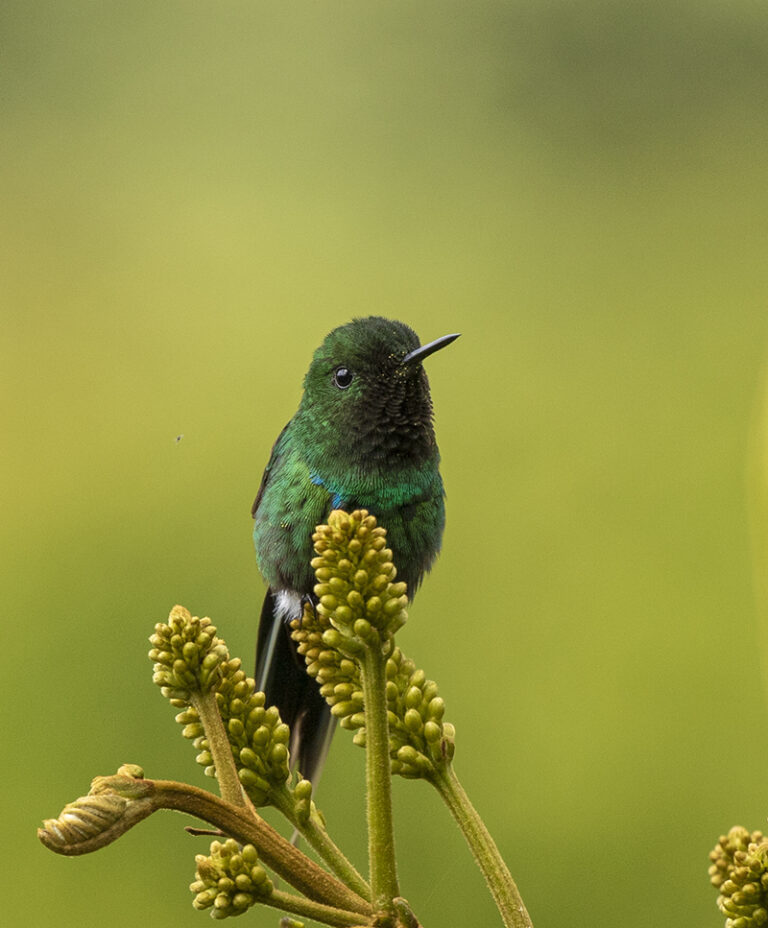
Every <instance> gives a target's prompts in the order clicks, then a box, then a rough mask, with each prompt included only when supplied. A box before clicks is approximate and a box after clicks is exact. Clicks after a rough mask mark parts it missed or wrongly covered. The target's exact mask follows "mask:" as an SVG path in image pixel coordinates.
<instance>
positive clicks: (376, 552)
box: [311, 509, 408, 656]
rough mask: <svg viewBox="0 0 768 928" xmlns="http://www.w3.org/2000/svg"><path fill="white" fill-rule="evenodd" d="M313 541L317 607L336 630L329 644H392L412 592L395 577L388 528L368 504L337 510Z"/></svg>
mask: <svg viewBox="0 0 768 928" xmlns="http://www.w3.org/2000/svg"><path fill="white" fill-rule="evenodd" d="M312 541H313V543H314V546H315V551H316V552H317V555H318V556H317V557H316V558H313V560H312V561H311V564H312V568H313V569H314V571H315V577H316V578H317V585H316V586H315V595H316V596H317V597H318V604H317V611H318V612H319V613H320V615H321V616H324V617H326V618H327V619H328V620H329V621H330V623H331V625H332V626H333V630H335V634H334V631H333V630H329V631H328V633H327V635H326V636H325V638H324V640H325V643H326V644H328V645H329V646H331V647H335V648H337V649H339V650H340V651H341V652H342V653H345V654H346V655H347V656H354V654H356V653H358V652H359V650H360V648H361V647H365V646H366V645H368V644H372V643H373V642H375V641H379V642H381V643H387V642H388V641H389V639H390V638H391V637H392V635H394V634H395V632H396V631H397V630H398V629H399V628H400V627H401V626H402V625H403V624H404V622H405V620H406V618H407V613H406V610H405V607H406V605H407V603H408V597H407V596H406V586H405V584H404V583H395V582H394V579H395V574H396V570H395V565H394V564H393V563H392V551H391V550H390V549H389V548H387V533H386V531H385V529H383V528H381V527H380V526H378V525H377V524H376V518H375V517H374V516H372V515H370V514H369V513H368V512H366V510H365V509H358V510H356V511H355V512H352V513H348V512H344V511H343V510H341V509H336V510H334V511H333V512H332V513H331V514H330V515H329V516H328V523H327V524H326V525H318V527H317V529H316V531H315V534H314V535H313V536H312Z"/></svg>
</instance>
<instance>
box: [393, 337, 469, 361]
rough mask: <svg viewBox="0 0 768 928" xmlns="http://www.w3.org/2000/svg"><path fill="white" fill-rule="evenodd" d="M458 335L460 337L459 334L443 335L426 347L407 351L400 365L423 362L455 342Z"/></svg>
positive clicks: (421, 346)
mask: <svg viewBox="0 0 768 928" xmlns="http://www.w3.org/2000/svg"><path fill="white" fill-rule="evenodd" d="M459 335H461V332H456V333H455V334H454V335H443V337H442V338H436V339H435V340H434V341H433V342H429V344H428V345H420V346H419V347H418V348H414V349H413V351H409V352H408V354H407V355H406V356H405V357H404V358H403V360H402V361H401V362H400V363H401V364H413V363H414V362H416V361H423V360H424V358H426V357H428V356H429V355H431V354H434V353H435V352H436V351H439V350H440V349H441V348H445V346H446V345H450V344H451V342H455V341H456V339H457V338H458V337H459Z"/></svg>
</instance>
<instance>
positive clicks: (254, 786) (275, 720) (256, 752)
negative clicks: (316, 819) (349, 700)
mask: <svg viewBox="0 0 768 928" xmlns="http://www.w3.org/2000/svg"><path fill="white" fill-rule="evenodd" d="M219 669H220V680H219V685H218V688H217V690H216V703H217V706H218V710H219V715H221V719H222V721H223V723H224V728H225V730H226V732H227V736H228V738H229V743H230V746H231V748H232V756H233V758H234V761H235V766H236V767H237V770H238V775H239V777H240V782H241V783H242V784H243V787H244V788H245V790H246V792H247V793H248V795H249V797H250V799H251V801H252V802H253V803H254V805H256V806H263V805H266V804H268V803H269V793H270V790H271V789H272V788H273V787H279V786H282V785H283V784H284V783H285V782H286V780H287V779H288V777H289V775H290V771H289V758H288V741H289V738H290V731H289V729H288V726H287V725H285V724H284V723H283V722H282V721H281V720H280V713H279V712H278V710H277V709H276V708H275V707H274V706H265V705H264V694H263V693H257V692H255V684H254V681H253V680H252V679H251V678H250V677H247V676H246V675H245V672H244V671H243V669H242V666H241V662H240V660H239V658H231V659H230V660H227V661H224V662H223V663H222V664H221V665H220V668H219ZM176 721H177V722H179V723H180V724H181V725H183V726H184V730H183V734H184V737H185V738H190V739H192V743H193V744H194V746H195V747H196V748H197V750H198V751H199V753H198V755H197V762H198V763H199V764H200V765H201V766H203V767H205V772H206V774H207V775H208V776H211V777H215V776H216V768H215V767H214V765H213V757H212V755H211V752H210V746H209V744H208V739H207V737H206V734H205V730H204V729H203V726H202V723H201V722H200V717H199V715H198V713H197V710H196V709H195V708H194V707H192V706H187V707H186V708H185V709H184V710H183V711H182V712H180V713H179V714H178V715H177V716H176Z"/></svg>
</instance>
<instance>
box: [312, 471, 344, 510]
mask: <svg viewBox="0 0 768 928" xmlns="http://www.w3.org/2000/svg"><path fill="white" fill-rule="evenodd" d="M309 479H310V480H311V481H312V483H314V484H315V486H318V487H325V488H326V490H328V489H329V487H328V486H327V485H326V483H325V481H324V480H323V478H322V477H321V476H320V475H319V474H310V475H309ZM343 502H344V497H343V496H342V494H341V493H334V494H333V499H332V500H331V507H332V508H333V509H338V508H339V506H341V504H342V503H343Z"/></svg>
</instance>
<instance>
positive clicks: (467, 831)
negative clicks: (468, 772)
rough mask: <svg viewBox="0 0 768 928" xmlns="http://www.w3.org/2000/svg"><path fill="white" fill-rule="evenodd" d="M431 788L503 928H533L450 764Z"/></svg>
mask: <svg viewBox="0 0 768 928" xmlns="http://www.w3.org/2000/svg"><path fill="white" fill-rule="evenodd" d="M430 782H432V784H433V785H434V786H435V787H436V788H437V791H438V792H439V793H440V795H441V796H442V798H443V800H444V801H445V804H446V805H447V806H448V808H449V809H450V811H451V815H453V817H454V819H455V820H456V823H457V825H458V826H459V828H460V829H461V833H462V834H463V835H464V838H465V839H466V841H467V844H468V845H469V848H470V850H471V851H472V854H473V856H474V858H475V860H476V861H477V865H478V866H479V867H480V870H481V871H482V874H483V876H484V877H485V881H486V883H487V884H488V888H489V889H490V891H491V895H492V896H493V899H494V901H495V903H496V906H497V907H498V910H499V912H500V913H501V917H502V919H503V920H504V924H505V925H506V926H507V928H533V923H532V922H531V917H530V915H529V914H528V911H527V910H526V908H525V904H524V903H523V900H522V897H521V896H520V892H519V890H518V888H517V886H516V885H515V881H514V880H513V879H512V875H511V874H510V872H509V870H508V868H507V865H506V864H505V863H504V860H503V859H502V857H501V854H500V853H499V849H498V848H497V847H496V843H495V841H494V840H493V838H492V837H491V835H490V833H489V832H488V829H487V828H486V827H485V823H484V822H483V820H482V819H481V818H480V816H479V815H478V814H477V811H476V810H475V807H474V806H473V805H472V803H471V802H470V801H469V797H468V796H467V794H466V793H465V792H464V788H463V787H462V785H461V783H459V781H458V778H457V777H456V774H455V772H454V770H453V767H452V766H451V765H450V764H446V765H445V766H443V767H440V768H438V770H437V771H436V772H435V774H434V776H433V777H432V779H431V781H430Z"/></svg>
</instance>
